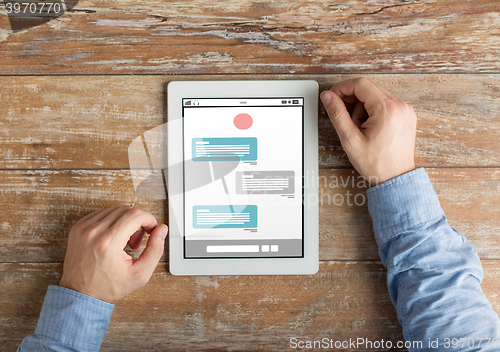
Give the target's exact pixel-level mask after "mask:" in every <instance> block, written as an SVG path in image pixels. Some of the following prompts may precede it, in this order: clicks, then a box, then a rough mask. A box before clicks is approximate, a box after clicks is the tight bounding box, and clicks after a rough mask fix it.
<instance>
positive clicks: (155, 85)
mask: <svg viewBox="0 0 500 352" xmlns="http://www.w3.org/2000/svg"><path fill="white" fill-rule="evenodd" d="M353 77H356V75H272V76H270V75H253V76H238V75H233V76H220V75H217V76H215V75H214V76H202V77H201V78H200V77H192V76H140V77H137V76H104V77H103V76H92V77H3V78H2V85H1V86H0V126H2V128H1V129H0V169H21V168H22V169H31V168H43V169H84V168H108V169H111V168H122V169H124V168H128V167H129V162H128V154H127V149H128V146H129V144H130V143H131V142H132V141H133V140H134V139H135V138H136V137H138V136H139V135H141V134H142V133H144V132H146V131H148V130H149V129H151V128H154V127H156V126H158V125H161V124H162V123H164V122H166V121H167V113H166V103H165V95H166V84H167V83H168V82H169V81H171V80H174V79H175V80H186V79H188V80H193V79H205V80H206V79H217V80H219V79H314V80H317V81H318V82H319V83H320V87H321V90H324V89H328V88H330V87H331V86H332V85H333V84H335V83H337V82H339V81H342V80H344V79H349V78H353ZM368 77H369V78H371V79H373V80H374V81H375V82H377V83H379V84H380V85H382V86H384V87H386V88H387V89H388V90H390V91H391V92H393V93H394V94H395V95H397V96H399V97H401V98H402V99H403V100H405V101H407V102H409V103H410V104H412V105H413V106H414V108H415V110H416V112H417V114H418V116H419V122H418V131H417V150H416V162H417V164H418V165H421V166H429V167H436V166H438V167H442V166H499V165H500V144H499V143H498V139H499V138H500V123H499V122H500V89H499V88H498V87H500V75H448V74H444V75H368ZM319 136H320V138H319V152H320V157H319V162H320V167H321V168H329V167H345V166H350V163H349V161H348V159H347V157H346V156H345V153H344V151H343V150H342V147H341V145H340V142H339V140H338V137H337V134H336V132H335V131H334V129H333V126H332V125H331V123H330V121H329V119H328V117H327V116H326V115H325V111H324V108H322V107H321V108H320V110H319Z"/></svg>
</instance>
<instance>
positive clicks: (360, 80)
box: [354, 77, 370, 85]
mask: <svg viewBox="0 0 500 352" xmlns="http://www.w3.org/2000/svg"><path fill="white" fill-rule="evenodd" d="M368 82H370V80H369V79H368V78H366V77H357V78H355V79H354V83H356V84H359V85H363V84H367V83H368Z"/></svg>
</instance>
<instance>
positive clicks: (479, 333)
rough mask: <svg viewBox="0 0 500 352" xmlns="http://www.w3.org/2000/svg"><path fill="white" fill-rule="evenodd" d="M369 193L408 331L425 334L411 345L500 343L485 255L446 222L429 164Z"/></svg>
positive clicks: (411, 337) (413, 336)
mask: <svg viewBox="0 0 500 352" xmlns="http://www.w3.org/2000/svg"><path fill="white" fill-rule="evenodd" d="M367 198H368V210H369V212H370V216H371V218H372V221H373V229H374V232H375V239H376V241H377V244H378V247H379V255H380V258H381V260H382V263H383V264H384V266H385V267H386V269H387V285H388V289H389V295H390V297H391V300H392V303H393V304H394V306H395V307H396V311H397V315H398V319H399V321H400V323H401V325H402V326H403V334H404V337H405V339H406V340H407V341H417V342H418V341H421V342H422V346H421V347H422V348H418V349H417V348H410V349H409V350H410V351H416V350H418V351H437V350H439V351H499V350H500V321H499V319H498V315H497V314H496V313H495V311H494V310H493V308H492V306H491V304H490V303H489V301H488V299H487V298H486V297H485V295H484V294H483V291H482V290H481V286H480V283H481V280H482V278H483V268H482V266H481V261H480V260H479V257H478V255H477V253H476V251H475V249H474V247H473V246H472V244H471V243H470V242H469V241H468V240H467V239H466V238H465V237H464V236H463V235H462V234H461V233H459V232H458V231H456V230H454V229H453V228H451V227H450V225H449V224H448V222H447V220H446V217H445V215H444V213H443V210H442V209H441V206H440V204H439V201H438V198H437V196H436V193H435V192H434V189H433V188H432V185H431V183H430V180H429V178H428V176H427V173H426V172H425V170H424V169H423V168H422V169H417V170H414V171H412V172H409V173H407V174H404V175H402V176H399V177H397V178H395V179H392V180H389V181H387V182H385V183H382V184H380V185H377V186H375V187H373V188H370V189H368V191H367ZM471 211H474V210H472V209H471ZM453 339H457V340H453ZM460 339H462V340H460ZM464 339H467V340H466V341H465V340H464ZM481 339H483V340H481ZM488 339H491V340H490V341H489V343H488ZM495 339H496V340H495ZM457 341H458V345H457V344H456V343H457ZM472 341H473V342H472ZM436 342H437V343H438V345H439V348H438V349H437V348H435V347H437V345H436ZM480 342H481V344H480V345H479V343H480ZM463 343H464V344H463ZM487 343H488V344H487ZM415 346H418V344H415Z"/></svg>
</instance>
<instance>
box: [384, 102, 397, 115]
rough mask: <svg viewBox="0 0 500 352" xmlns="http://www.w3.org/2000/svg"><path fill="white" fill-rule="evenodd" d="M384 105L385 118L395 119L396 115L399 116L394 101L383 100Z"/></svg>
mask: <svg viewBox="0 0 500 352" xmlns="http://www.w3.org/2000/svg"><path fill="white" fill-rule="evenodd" d="M384 105H385V112H386V117H387V118H394V117H397V115H398V114H399V107H398V104H396V103H395V102H394V101H392V100H391V99H389V98H385V99H384Z"/></svg>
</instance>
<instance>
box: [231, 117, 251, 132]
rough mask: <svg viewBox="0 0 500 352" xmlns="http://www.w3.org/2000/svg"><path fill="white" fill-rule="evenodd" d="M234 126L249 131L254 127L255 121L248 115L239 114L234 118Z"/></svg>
mask: <svg viewBox="0 0 500 352" xmlns="http://www.w3.org/2000/svg"><path fill="white" fill-rule="evenodd" d="M233 122H234V125H235V126H236V128H239V129H240V130H247V129H249V128H250V127H252V124H253V119H252V116H250V115H248V114H238V115H236V117H235V118H234V121H233Z"/></svg>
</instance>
